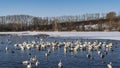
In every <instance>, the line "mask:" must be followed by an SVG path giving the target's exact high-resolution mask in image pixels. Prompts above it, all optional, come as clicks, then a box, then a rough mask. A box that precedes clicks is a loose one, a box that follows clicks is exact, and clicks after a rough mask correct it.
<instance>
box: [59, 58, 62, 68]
mask: <svg viewBox="0 0 120 68" xmlns="http://www.w3.org/2000/svg"><path fill="white" fill-rule="evenodd" d="M62 67H63V64H62V61H61V60H60V62H59V63H58V68H62Z"/></svg>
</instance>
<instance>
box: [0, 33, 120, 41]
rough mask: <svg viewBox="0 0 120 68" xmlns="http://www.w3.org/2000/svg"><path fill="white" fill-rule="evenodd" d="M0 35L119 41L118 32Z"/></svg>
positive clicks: (119, 34) (119, 35)
mask: <svg viewBox="0 0 120 68" xmlns="http://www.w3.org/2000/svg"><path fill="white" fill-rule="evenodd" d="M0 34H13V35H38V34H47V35H50V36H51V37H81V38H89V39H113V40H120V32H57V31H56V32H35V31H34V32H31V31H24V32H0Z"/></svg>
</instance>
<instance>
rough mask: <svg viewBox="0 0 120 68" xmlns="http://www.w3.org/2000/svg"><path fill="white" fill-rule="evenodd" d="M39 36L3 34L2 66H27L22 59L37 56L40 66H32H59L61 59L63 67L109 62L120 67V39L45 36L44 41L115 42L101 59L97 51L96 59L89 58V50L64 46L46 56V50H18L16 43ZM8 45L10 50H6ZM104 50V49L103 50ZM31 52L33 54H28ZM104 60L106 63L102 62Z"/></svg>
mask: <svg viewBox="0 0 120 68" xmlns="http://www.w3.org/2000/svg"><path fill="white" fill-rule="evenodd" d="M40 38H41V37H39V36H16V35H13V36H10V35H2V36H0V68H26V65H23V64H22V61H25V60H29V59H30V57H34V56H36V58H37V59H38V61H39V65H38V66H33V67H32V68H58V63H59V61H60V59H61V60H62V63H63V68H107V64H108V63H109V62H112V66H113V68H120V41H118V40H107V39H104V40H102V39H82V38H79V37H45V38H44V39H43V41H44V42H46V41H48V42H53V41H56V42H63V41H68V40H69V41H73V42H75V41H76V40H80V41H81V42H85V41H87V42H88V41H89V42H93V41H95V40H98V41H99V42H107V43H110V42H112V43H113V48H112V50H107V52H108V54H107V55H106V56H105V57H104V58H103V59H101V58H100V57H99V56H98V55H97V51H92V52H91V54H92V56H93V57H94V59H88V58H87V57H86V54H88V51H87V50H79V51H77V52H76V53H75V52H69V51H68V52H67V53H64V50H63V49H64V47H60V48H58V49H56V50H54V51H53V50H52V49H51V47H49V48H50V49H51V53H50V55H49V56H48V57H45V52H46V50H40V51H39V50H37V49H35V48H34V49H31V50H24V51H21V50H16V49H15V48H14V44H16V43H23V42H24V41H28V42H31V41H33V40H35V41H40ZM6 46H7V47H8V50H7V51H5V48H6ZM101 51H102V50H101ZM29 53H31V55H28V54H29ZM102 60H103V61H105V62H106V63H105V64H102Z"/></svg>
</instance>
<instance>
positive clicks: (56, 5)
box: [0, 0, 120, 17]
mask: <svg viewBox="0 0 120 68" xmlns="http://www.w3.org/2000/svg"><path fill="white" fill-rule="evenodd" d="M111 11H114V12H117V13H118V12H120V0H0V16H6V15H21V14H22V15H32V16H39V17H52V16H64V15H82V14H86V13H107V12H111Z"/></svg>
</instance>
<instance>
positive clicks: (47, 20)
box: [0, 12, 119, 31]
mask: <svg viewBox="0 0 120 68" xmlns="http://www.w3.org/2000/svg"><path fill="white" fill-rule="evenodd" d="M116 17H119V15H116V13H115V12H109V13H106V14H99V13H95V14H83V15H77V16H60V17H33V16H29V15H11V16H1V17H0V31H54V30H55V29H56V28H59V25H58V24H59V23H60V24H61V23H68V24H70V23H72V24H74V22H80V21H89V20H99V19H109V20H112V19H114V18H116ZM108 24H109V26H111V25H113V24H114V25H116V26H117V25H119V23H117V24H116V22H114V23H113V22H112V23H110V22H108V23H106V25H108ZM68 26H69V25H68ZM61 28H62V27H61Z"/></svg>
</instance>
